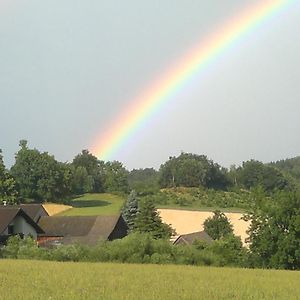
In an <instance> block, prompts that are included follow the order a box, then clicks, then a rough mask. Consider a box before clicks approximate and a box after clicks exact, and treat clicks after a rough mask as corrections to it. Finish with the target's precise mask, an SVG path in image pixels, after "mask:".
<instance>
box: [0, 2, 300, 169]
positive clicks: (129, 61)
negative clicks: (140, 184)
mask: <svg viewBox="0 0 300 300" xmlns="http://www.w3.org/2000/svg"><path fill="white" fill-rule="evenodd" d="M260 1H261V0H259V1H257V0H255V1H251V3H253V4H254V3H259V2H260ZM266 1H267V0H266ZM249 4H250V2H249V1H246V0H226V1H219V0H210V1H201V0H185V1H181V0H180V1H179V0H160V1H158V0H153V1H144V0H142V1H141V0H129V1H120V0H115V1H101V0H81V1H79V0H43V1H40V0H0V148H1V149H2V150H3V155H4V159H5V163H6V165H7V167H10V166H11V165H12V164H13V163H14V155H15V153H16V152H17V151H18V149H19V146H18V144H19V140H21V139H26V140H28V144H29V147H31V148H37V149H39V150H40V151H48V152H49V153H50V154H53V155H54V156H55V158H56V159H57V160H59V161H72V159H73V158H74V156H75V155H76V154H78V153H80V152H81V150H83V149H92V145H94V144H95V143H97V142H99V141H100V140H101V137H102V136H104V134H105V131H106V130H107V128H108V127H109V126H110V124H114V122H117V118H118V116H119V115H120V113H121V112H122V111H124V109H126V107H128V105H130V104H131V103H132V101H133V99H135V98H136V97H137V95H139V94H141V93H142V92H143V91H144V90H145V89H147V88H148V87H149V86H151V84H152V83H153V82H154V81H155V80H156V79H157V78H159V76H160V75H161V74H162V73H164V72H165V71H167V70H168V69H170V68H171V67H172V66H173V65H174V64H176V62H177V61H178V60H180V59H181V58H182V57H183V56H184V55H185V54H186V53H187V52H188V51H190V50H191V49H192V48H193V47H195V45H198V44H199V43H200V42H201V40H204V39H205V38H206V37H208V36H209V35H211V34H212V33H215V32H218V30H220V28H221V26H222V24H224V23H225V22H227V21H228V20H230V19H232V18H233V17H234V16H237V15H238V14H239V13H240V12H241V11H243V10H244V9H245V8H246V7H249ZM299 28H300V1H298V0H297V1H294V3H293V4H292V5H291V6H290V7H289V8H287V9H284V10H282V11H281V12H280V13H279V14H277V15H276V16H275V17H274V18H272V19H270V20H268V21H266V22H264V23H263V24H262V25H261V26H259V27H258V28H257V29H255V30H254V31H252V32H251V33H250V34H248V35H246V36H245V37H243V38H241V39H240V40H239V42H238V43H237V44H236V45H234V47H232V48H230V49H229V50H228V51H226V52H225V53H223V54H222V56H221V57H220V58H218V59H217V60H216V61H215V62H214V63H212V64H211V65H209V67H207V68H206V69H205V71H204V72H201V73H200V74H199V75H197V76H195V77H194V78H193V79H192V80H191V82H190V83H189V84H188V85H187V86H186V87H185V88H183V89H182V90H181V91H180V92H178V93H177V94H175V95H174V96H173V99H172V100H171V101H169V102H168V105H166V106H165V107H164V108H163V109H162V110H160V111H159V112H158V113H157V114H155V115H154V116H153V117H152V118H151V119H149V120H147V122H146V123H145V124H144V126H143V128H142V129H141V130H139V131H138V132H137V133H136V134H135V135H133V136H132V137H131V138H130V139H129V140H128V141H127V143H125V144H124V147H123V148H122V149H119V151H117V152H116V153H115V154H114V156H113V157H112V158H111V159H112V160H119V161H121V162H123V164H124V165H125V166H126V167H127V168H128V169H132V168H145V167H155V168H158V167H159V166H160V164H162V163H164V162H165V161H166V160H168V158H169V156H177V155H179V154H180V152H181V151H184V152H192V153H197V154H205V155H207V156H208V157H209V158H210V159H213V160H214V161H215V162H218V163H219V164H221V165H222V166H226V167H229V166H230V165H232V164H236V165H239V164H241V163H242V162H243V161H246V160H249V159H257V160H260V161H264V162H269V161H275V160H279V159H284V158H288V157H294V156H298V155H300V134H299V129H300V117H299V116H300V84H299V79H300V56H299V53H300V39H299ZM99 159H101V157H99Z"/></svg>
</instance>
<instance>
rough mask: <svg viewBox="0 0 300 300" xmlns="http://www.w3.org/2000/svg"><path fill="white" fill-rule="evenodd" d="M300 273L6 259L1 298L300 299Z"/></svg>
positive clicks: (0, 267) (0, 271)
mask: <svg viewBox="0 0 300 300" xmlns="http://www.w3.org/2000/svg"><path fill="white" fill-rule="evenodd" d="M299 282H300V272H295V271H294V272H293V271H275V270H271V271H270V270H247V269H230V268H212V267H191V266H162V265H128V264H113V263H62V262H47V261H25V260H24V261H22V260H0V298H1V299H6V300H10V299H23V300H27V299H52V300H54V299H110V300H122V299H128V300H129V299H138V300H144V299H145V300H147V299H155V300H169V299H170V300H176V299H197V300H201V299H205V300H214V299H218V300H219V299H239V300H240V299H280V300H282V299H290V300H292V299H299V297H300V285H299Z"/></svg>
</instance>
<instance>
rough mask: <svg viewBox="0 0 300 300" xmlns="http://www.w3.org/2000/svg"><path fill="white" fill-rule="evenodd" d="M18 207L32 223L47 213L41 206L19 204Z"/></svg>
mask: <svg viewBox="0 0 300 300" xmlns="http://www.w3.org/2000/svg"><path fill="white" fill-rule="evenodd" d="M18 207H20V208H22V209H23V210H24V211H25V213H26V214H27V215H28V216H29V217H30V218H31V219H32V220H34V221H38V219H39V217H40V216H48V213H47V211H46V210H45V208H44V206H43V205H42V204H20V205H18Z"/></svg>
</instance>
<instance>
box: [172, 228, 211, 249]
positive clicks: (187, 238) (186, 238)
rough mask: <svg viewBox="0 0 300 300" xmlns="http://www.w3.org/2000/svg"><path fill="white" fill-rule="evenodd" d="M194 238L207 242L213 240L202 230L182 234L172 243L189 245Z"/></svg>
mask: <svg viewBox="0 0 300 300" xmlns="http://www.w3.org/2000/svg"><path fill="white" fill-rule="evenodd" d="M195 240H202V241H205V242H208V243H211V242H213V239H212V238H211V237H210V236H209V235H208V234H207V233H206V232H205V231H204V230H203V231H197V232H192V233H188V234H182V235H180V236H179V237H178V238H177V239H176V240H175V241H174V243H173V244H179V243H182V244H187V245H191V244H192V243H193V242H194V241H195Z"/></svg>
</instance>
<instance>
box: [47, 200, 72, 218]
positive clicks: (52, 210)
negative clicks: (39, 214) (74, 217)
mask: <svg viewBox="0 0 300 300" xmlns="http://www.w3.org/2000/svg"><path fill="white" fill-rule="evenodd" d="M43 207H44V208H45V210H46V211H47V213H48V215H49V216H53V215H56V214H59V213H61V212H63V211H65V210H68V209H70V208H72V206H70V205H64V204H53V203H47V204H43Z"/></svg>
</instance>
